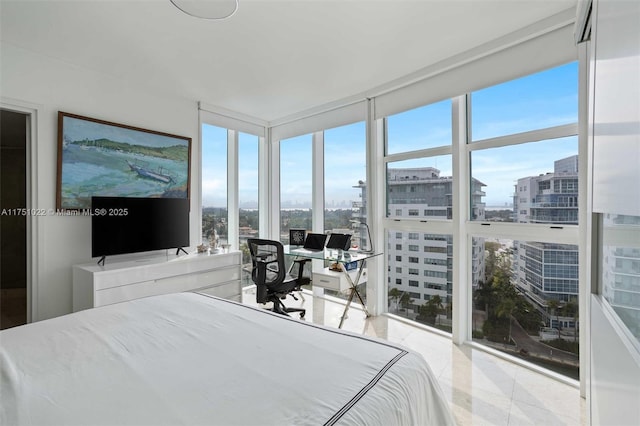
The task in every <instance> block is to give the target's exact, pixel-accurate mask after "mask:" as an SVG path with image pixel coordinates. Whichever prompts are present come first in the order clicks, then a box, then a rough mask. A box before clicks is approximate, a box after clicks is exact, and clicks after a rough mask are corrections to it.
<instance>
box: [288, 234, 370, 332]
mask: <svg viewBox="0 0 640 426" xmlns="http://www.w3.org/2000/svg"><path fill="white" fill-rule="evenodd" d="M284 254H285V255H286V256H294V257H296V258H297V257H303V258H307V259H315V260H323V261H328V262H334V263H338V265H340V270H341V271H342V273H343V274H344V276H345V279H346V280H347V282H348V283H349V286H350V288H349V299H348V300H347V304H346V306H345V307H344V312H343V313H342V317H341V318H340V325H339V326H338V328H342V324H343V323H344V320H345V319H346V318H347V311H348V310H349V306H350V305H351V302H352V301H353V298H354V297H357V298H358V300H359V301H360V304H361V305H362V307H363V309H364V313H365V315H366V316H367V317H370V316H371V315H370V314H369V311H368V310H367V306H366V304H365V303H364V301H363V300H362V296H360V293H359V292H358V284H359V283H360V277H362V271H363V270H364V266H365V264H366V261H367V259H371V258H373V257H376V256H380V255H381V254H382V253H361V252H351V251H347V252H345V251H342V250H336V249H325V250H324V251H310V250H305V249H303V248H302V247H296V246H288V245H287V246H284ZM351 262H357V264H358V268H357V273H356V275H355V278H352V277H351V274H350V273H349V271H347V268H346V266H345V265H346V264H347V263H351ZM313 285H316V284H315V283H314V284H313Z"/></svg>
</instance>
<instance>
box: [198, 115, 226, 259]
mask: <svg viewBox="0 0 640 426" xmlns="http://www.w3.org/2000/svg"><path fill="white" fill-rule="evenodd" d="M201 187H202V243H203V244H205V245H208V246H209V247H211V248H212V249H216V248H218V247H221V246H222V245H223V244H224V245H226V244H227V243H228V236H229V231H228V223H229V221H228V212H227V129H225V128H222V127H217V126H213V125H210V124H206V123H204V124H202V183H201Z"/></svg>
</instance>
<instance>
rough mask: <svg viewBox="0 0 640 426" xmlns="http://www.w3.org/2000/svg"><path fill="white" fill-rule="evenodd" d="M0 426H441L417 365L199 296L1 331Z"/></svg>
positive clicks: (432, 385)
mask: <svg viewBox="0 0 640 426" xmlns="http://www.w3.org/2000/svg"><path fill="white" fill-rule="evenodd" d="M0 367H1V375H0V397H1V400H2V402H1V406H0V424H2V425H53V424H55V425H116V424H117V425H125V424H128V425H178V424H180V425H213V424H217V425H321V424H344V425H355V424H358V425H367V426H371V425H384V426H390V425H400V424H403V425H423V424H425V425H426V424H433V425H445V424H453V423H454V422H453V417H452V416H451V413H450V410H449V408H448V405H447V402H446V401H445V400H444V398H443V396H442V393H441V390H440V388H439V387H438V385H437V382H436V380H435V378H434V377H433V375H432V373H431V371H430V369H429V367H428V365H427V364H426V362H425V361H424V359H423V358H422V357H421V356H420V355H418V354H415V353H412V352H408V351H406V350H404V349H402V348H399V347H396V346H394V345H392V344H389V343H387V342H384V341H382V340H372V339H369V338H365V337H362V336H357V335H353V334H349V333H345V332H342V331H339V330H335V329H328V328H324V327H320V326H316V325H313V324H310V323H305V322H301V321H298V320H295V319H290V318H287V317H283V316H280V315H276V314H273V313H270V312H266V311H263V310H260V309H256V308H252V307H249V306H245V305H240V304H237V303H234V302H229V301H226V300H221V299H216V298H212V297H210V296H205V295H200V294H195V293H179V294H172V295H163V296H154V297H149V298H145V299H137V300H133V301H130V302H125V303H120V304H115V305H110V306H105V307H101V308H96V309H90V310H86V311H81V312H77V313H74V314H71V315H66V316H63V317H59V318H54V319H50V320H47V321H42V322H38V323H33V324H29V325H26V326H22V327H16V328H13V329H8V330H4V331H2V332H0Z"/></svg>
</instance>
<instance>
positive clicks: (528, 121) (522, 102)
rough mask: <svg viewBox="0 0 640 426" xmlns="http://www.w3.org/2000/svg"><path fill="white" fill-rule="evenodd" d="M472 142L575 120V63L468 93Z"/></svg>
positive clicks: (576, 101) (574, 121)
mask: <svg viewBox="0 0 640 426" xmlns="http://www.w3.org/2000/svg"><path fill="white" fill-rule="evenodd" d="M471 111H472V114H471V135H472V140H473V141H478V140H483V139H488V138H494V137H497V136H504V135H510V134H514V133H521V132H526V131H531V130H537V129H543V128H547V127H553V126H559V125H563V124H571V123H577V122H578V63H577V62H572V63H569V64H566V65H563V66H559V67H556V68H553V69H550V70H546V71H542V72H539V73H537V74H532V75H529V76H526V77H522V78H519V79H516V80H512V81H508V82H506V83H502V84H499V85H496V86H491V87H489V88H486V89H483V90H478V91H476V92H473V93H472V94H471Z"/></svg>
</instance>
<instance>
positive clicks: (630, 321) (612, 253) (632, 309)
mask: <svg viewBox="0 0 640 426" xmlns="http://www.w3.org/2000/svg"><path fill="white" fill-rule="evenodd" d="M602 241H603V245H602V254H601V256H602V274H601V279H602V281H601V293H602V295H603V297H604V298H605V300H606V301H607V302H608V303H609V304H610V305H611V307H612V308H613V310H614V311H615V312H616V314H617V315H618V316H619V318H620V320H621V321H622V322H623V323H624V324H625V326H626V327H627V328H628V329H629V331H630V332H631V334H632V335H633V336H635V338H636V339H637V340H638V341H640V216H629V215H618V214H605V215H603V226H602Z"/></svg>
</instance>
